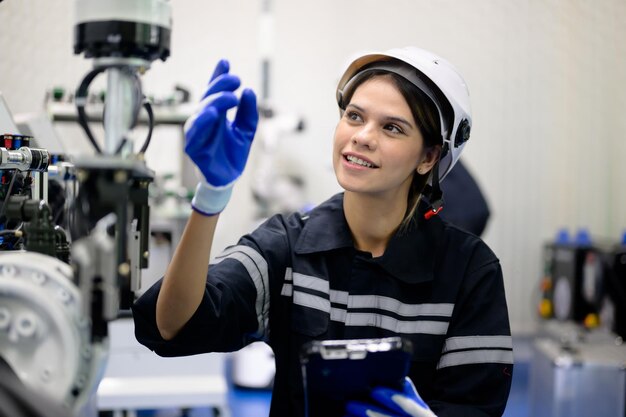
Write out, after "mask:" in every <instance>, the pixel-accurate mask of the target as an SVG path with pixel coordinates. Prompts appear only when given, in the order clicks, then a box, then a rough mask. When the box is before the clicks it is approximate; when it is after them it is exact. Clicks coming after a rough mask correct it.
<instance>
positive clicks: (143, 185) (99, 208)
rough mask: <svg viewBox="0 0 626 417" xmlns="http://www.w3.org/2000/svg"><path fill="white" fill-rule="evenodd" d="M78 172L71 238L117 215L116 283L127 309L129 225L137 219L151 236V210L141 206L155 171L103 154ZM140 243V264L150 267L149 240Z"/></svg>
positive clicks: (83, 164)
mask: <svg viewBox="0 0 626 417" xmlns="http://www.w3.org/2000/svg"><path fill="white" fill-rule="evenodd" d="M76 169H77V177H78V179H79V182H80V188H79V193H78V196H77V198H76V201H77V204H76V206H77V207H78V210H77V212H76V213H75V214H76V218H75V219H74V222H73V224H72V227H71V231H72V238H73V239H74V240H76V239H80V238H82V237H84V236H87V235H88V234H89V231H90V230H92V228H93V227H95V226H96V224H97V222H98V221H100V219H103V218H104V217H105V216H106V215H108V214H110V213H115V216H116V222H115V227H114V229H115V238H116V244H115V247H116V249H115V250H116V262H117V264H116V265H117V266H116V270H117V277H118V278H117V281H116V283H117V285H118V288H119V289H120V291H121V300H120V301H121V302H120V307H121V308H123V309H128V308H130V304H131V303H132V302H133V301H134V300H133V299H132V294H131V274H130V272H131V268H130V267H131V264H130V261H129V257H130V256H131V255H130V253H129V251H128V232H129V224H130V222H131V221H132V220H133V219H137V220H138V223H137V225H138V227H140V230H139V231H140V233H141V234H142V237H143V234H146V235H147V236H149V227H148V226H149V221H148V219H147V216H148V215H149V211H148V210H147V209H144V208H142V207H143V206H147V205H148V184H149V183H150V182H151V181H152V179H153V178H154V172H153V171H152V170H150V169H149V168H147V166H146V164H145V161H142V160H130V159H121V158H117V157H114V156H104V155H101V156H98V157H95V158H93V159H89V158H82V159H81V160H80V161H77V162H76ZM140 242H141V248H140V251H139V252H138V253H139V254H140V256H141V258H140V262H142V264H143V263H144V262H145V263H146V265H147V259H145V258H146V257H145V256H144V254H145V253H147V252H148V247H147V246H148V243H149V240H148V239H143V238H140Z"/></svg>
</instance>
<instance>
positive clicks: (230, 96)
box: [156, 60, 259, 340]
mask: <svg viewBox="0 0 626 417" xmlns="http://www.w3.org/2000/svg"><path fill="white" fill-rule="evenodd" d="M240 84H241V82H240V80H239V78H238V77H237V76H235V75H232V74H230V73H229V63H228V61H225V60H221V61H220V62H219V63H218V64H217V67H216V68H215V71H214V73H213V76H212V77H211V81H210V83H209V86H208V88H207V91H206V93H205V94H204V96H203V98H202V101H201V103H200V108H199V110H198V111H197V113H196V114H195V115H194V116H192V117H191V118H190V119H189V120H188V121H187V123H186V124H185V140H186V144H185V152H186V153H187V155H189V157H190V158H191V160H192V161H193V162H194V164H195V165H196V166H197V167H198V169H199V170H200V172H201V174H202V178H201V179H200V182H199V184H198V186H197V188H196V193H195V196H194V198H193V200H192V202H191V206H192V208H193V212H192V214H191V216H190V218H189V221H188V223H187V225H186V227H185V231H184V232H183V235H182V237H181V240H180V242H179V244H178V246H177V248H176V251H175V253H174V257H173V258H172V261H171V262H170V265H169V267H168V269H167V272H166V273H165V277H164V279H163V284H162V287H161V291H160V293H159V296H158V300H157V305H156V323H157V327H158V329H159V333H160V334H161V336H162V337H163V338H164V339H166V340H170V339H172V338H173V337H174V336H176V334H177V333H178V332H179V331H180V329H181V328H182V327H183V326H184V325H185V323H187V321H188V320H189V319H190V318H191V316H192V315H193V314H194V312H195V311H196V309H197V308H198V306H199V304H200V302H201V300H202V296H203V293H204V288H205V283H206V277H207V270H208V265H209V259H210V253H211V245H212V242H213V236H214V234H215V227H216V225H217V221H218V218H219V213H220V212H221V211H222V210H224V208H225V207H226V204H227V203H228V201H229V199H230V195H231V192H232V187H233V185H234V183H235V181H236V180H237V179H238V178H239V176H240V175H241V173H242V171H243V169H244V166H245V164H246V161H247V159H248V154H249V152H250V146H251V144H252V139H253V137H254V133H255V131H256V127H257V123H258V119H259V115H258V111H257V107H256V96H255V94H254V92H253V91H252V90H250V89H244V90H243V92H242V94H241V98H238V97H237V96H236V95H235V93H234V91H235V90H236V89H237V88H239V86H240ZM233 107H237V113H236V116H235V118H234V120H233V121H230V120H228V118H227V117H226V112H227V111H228V110H229V109H231V108H233Z"/></svg>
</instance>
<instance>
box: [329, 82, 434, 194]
mask: <svg viewBox="0 0 626 417" xmlns="http://www.w3.org/2000/svg"><path fill="white" fill-rule="evenodd" d="M437 156H438V153H437V149H436V148H432V149H430V148H429V149H424V139H423V137H422V134H421V133H420V131H419V129H418V127H417V124H416V122H415V120H414V118H413V114H412V113H411V109H410V108H409V105H408V104H407V102H406V100H405V99H404V97H403V96H402V93H401V92H400V91H399V90H398V88H397V87H396V85H395V84H394V82H393V80H392V79H391V78H390V77H389V76H377V77H374V78H371V79H369V80H367V81H365V82H364V83H363V84H361V85H360V86H358V87H357V89H356V91H355V92H354V94H353V95H352V99H351V100H350V103H349V104H348V105H347V106H346V110H345V112H344V114H343V116H342V117H341V119H340V120H339V123H338V124H337V128H336V129H335V142H334V150H333V166H334V168H335V175H336V176H337V180H338V182H339V184H340V185H341V187H342V188H344V189H345V190H346V191H351V192H357V193H367V194H372V195H382V196H384V195H390V196H391V195H397V196H402V197H406V196H407V195H408V192H409V188H410V186H411V181H412V178H413V173H414V172H415V171H416V170H419V171H421V173H426V172H428V170H429V169H430V168H432V166H433V165H434V163H435V162H436V157H437Z"/></svg>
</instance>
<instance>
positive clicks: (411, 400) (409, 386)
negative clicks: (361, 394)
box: [346, 377, 437, 417]
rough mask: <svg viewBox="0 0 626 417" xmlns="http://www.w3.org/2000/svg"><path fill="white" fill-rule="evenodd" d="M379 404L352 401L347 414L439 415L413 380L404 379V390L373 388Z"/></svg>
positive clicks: (374, 416) (378, 416)
mask: <svg viewBox="0 0 626 417" xmlns="http://www.w3.org/2000/svg"><path fill="white" fill-rule="evenodd" d="M371 395H372V398H373V399H374V401H375V402H376V403H377V405H373V404H367V403H362V402H359V401H350V402H348V403H347V404H346V415H347V416H350V417H437V416H436V415H435V413H433V412H432V410H431V409H430V408H429V407H428V405H427V404H426V403H425V402H424V400H422V398H421V397H420V396H419V394H418V393H417V390H416V389H415V386H414V385H413V382H412V381H411V380H410V379H409V378H408V377H407V378H405V379H404V387H403V390H402V391H397V390H394V389H391V388H386V387H378V388H374V389H373V390H372V394H371Z"/></svg>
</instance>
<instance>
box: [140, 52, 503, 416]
mask: <svg viewBox="0 0 626 417" xmlns="http://www.w3.org/2000/svg"><path fill="white" fill-rule="evenodd" d="M239 85H240V82H239V79H238V77H236V76H234V75H231V74H229V65H228V62H226V61H221V62H220V63H219V64H218V67H217V68H216V70H215V72H214V75H213V77H212V81H211V83H210V84H209V87H208V91H207V94H205V97H206V98H205V101H204V103H203V107H202V109H201V110H200V111H199V112H198V114H196V115H195V116H194V117H192V118H191V119H190V120H189V122H188V123H187V125H186V139H187V146H186V151H187V153H188V155H189V156H190V157H191V159H192V160H193V161H194V162H195V164H196V165H197V166H198V167H199V168H200V169H201V171H202V173H203V176H204V179H203V181H201V183H200V184H199V185H198V188H197V191H196V195H195V197H194V199H193V201H192V207H193V209H194V212H193V213H192V215H191V217H190V219H189V222H188V224H187V227H186V229H185V232H184V234H183V236H182V238H181V240H180V243H179V245H178V248H177V250H176V253H175V255H174V258H173V259H172V262H171V264H170V266H169V268H168V270H167V272H166V274H165V277H164V278H163V280H162V281H159V282H158V283H157V284H155V285H154V286H153V287H152V288H151V289H149V290H148V291H146V292H145V293H144V295H143V296H142V297H141V298H140V299H139V300H138V301H137V303H136V304H135V306H134V308H133V311H134V320H135V323H136V335H137V337H138V339H139V341H140V342H142V343H143V344H145V345H146V346H148V347H150V348H151V349H153V350H155V351H156V352H157V353H158V354H160V355H163V356H176V355H190V354H196V353H202V352H214V351H233V350H237V349H240V348H242V347H243V346H245V345H247V344H249V343H251V342H253V341H257V340H262V341H265V342H266V343H267V344H269V345H270V346H271V347H272V349H273V351H274V354H275V360H276V375H275V380H274V391H273V394H272V406H271V413H270V415H271V416H273V417H275V416H296V417H299V416H303V415H305V413H306V409H305V402H304V388H303V379H302V371H301V367H300V363H299V353H300V351H301V349H302V347H303V346H304V345H305V344H307V343H308V342H311V341H312V340H332V339H371V338H384V337H391V336H401V337H402V338H405V339H407V340H408V341H409V342H410V343H411V345H412V346H414V351H413V352H412V356H411V364H410V369H409V370H408V375H407V379H406V381H405V384H404V386H403V387H402V388H401V389H400V390H398V391H395V389H399V388H400V387H395V389H391V390H390V389H389V388H388V387H387V388H384V387H383V388H382V389H379V388H376V387H372V388H373V390H372V397H371V398H369V399H368V398H360V401H353V399H349V401H347V403H342V402H341V403H337V402H329V403H326V402H324V403H322V404H315V410H314V411H315V413H316V414H314V415H315V416H318V415H320V416H321V415H323V416H329V417H333V416H344V415H349V416H366V415H368V416H369V415H374V414H376V413H378V414H376V415H381V416H403V417H406V416H411V417H425V416H431V417H432V416H434V415H435V413H436V415H438V416H439V417H445V416H469V417H472V416H481V417H484V416H500V415H502V413H503V411H504V408H505V405H506V401H507V397H508V393H509V388H510V386H511V375H512V368H513V353H512V342H511V336H510V329H509V319H508V311H507V305H506V300H505V295H504V286H503V280H502V270H501V267H500V263H499V261H498V258H497V257H496V256H495V255H494V253H493V252H492V251H491V250H490V249H489V248H488V247H487V245H485V243H483V242H482V241H481V240H480V239H479V238H478V237H476V236H474V235H472V234H469V233H467V232H464V231H462V230H460V229H458V228H456V227H455V226H453V225H451V224H448V223H447V222H445V221H443V220H442V219H441V218H439V217H438V216H436V214H437V213H438V211H439V209H440V207H441V202H442V196H441V190H440V188H439V180H440V179H443V178H444V177H445V175H446V174H447V173H448V172H449V171H450V169H451V168H452V166H453V165H454V164H455V162H456V161H457V160H458V158H459V155H460V153H461V151H462V149H463V147H464V146H465V144H466V141H467V140H468V139H469V130H470V127H471V116H470V111H469V95H468V92H467V88H466V86H465V82H464V81H463V78H462V77H461V76H460V75H459V74H458V72H457V71H456V70H455V69H454V67H452V66H451V65H450V64H449V63H448V62H447V61H445V60H443V59H442V58H440V57H438V56H436V55H434V54H432V53H430V52H427V51H424V50H422V49H418V48H404V49H396V50H391V51H387V52H385V53H375V54H368V55H364V56H362V57H360V58H359V59H357V60H355V61H354V62H353V63H352V64H351V65H350V66H349V67H348V69H347V70H346V72H345V74H344V76H343V77H342V78H341V81H340V83H339V85H338V88H337V99H338V104H339V108H340V114H341V118H340V120H339V122H338V124H337V128H336V131H335V141H334V148H333V164H334V168H335V173H336V176H337V180H338V182H339V184H340V185H341V186H342V187H343V188H344V190H345V192H344V193H340V194H337V195H336V196H334V197H332V198H331V199H329V200H328V201H326V202H324V203H322V204H320V205H319V206H318V207H316V208H314V209H312V210H311V211H310V212H308V213H293V214H291V215H276V216H274V217H272V218H270V219H269V220H268V221H267V222H265V223H264V224H263V225H261V226H260V227H259V228H258V229H256V230H255V231H254V232H252V233H250V234H248V235H245V236H243V237H241V239H240V240H239V242H238V244H237V245H236V246H232V247H230V248H227V249H226V250H225V251H224V252H223V253H222V254H220V255H218V256H217V257H216V258H215V260H214V261H213V262H212V263H211V265H208V264H209V259H210V249H211V242H212V239H213V236H214V233H215V227H216V225H217V221H218V218H219V213H220V212H221V211H222V210H223V209H224V207H225V206H226V204H227V203H228V201H229V198H230V193H231V190H232V186H233V184H234V182H235V181H236V180H237V178H238V177H239V175H240V174H241V171H242V170H243V167H244V165H245V162H246V159H247V156H248V152H249V149H250V142H251V140H252V137H253V135H254V133H255V130H256V123H257V120H258V114H257V112H256V102H255V95H254V93H253V92H252V91H251V90H244V92H243V94H242V96H241V98H240V99H239V98H237V97H236V96H235V95H234V93H233V92H234V91H235V90H236V89H237V88H238V87H239ZM232 107H237V114H236V116H235V118H234V120H233V121H230V120H228V119H227V118H226V112H227V111H228V109H230V108H232ZM270 330H271V331H270ZM418 393H419V394H418ZM354 400H356V398H355V399H354ZM363 401H365V402H363Z"/></svg>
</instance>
